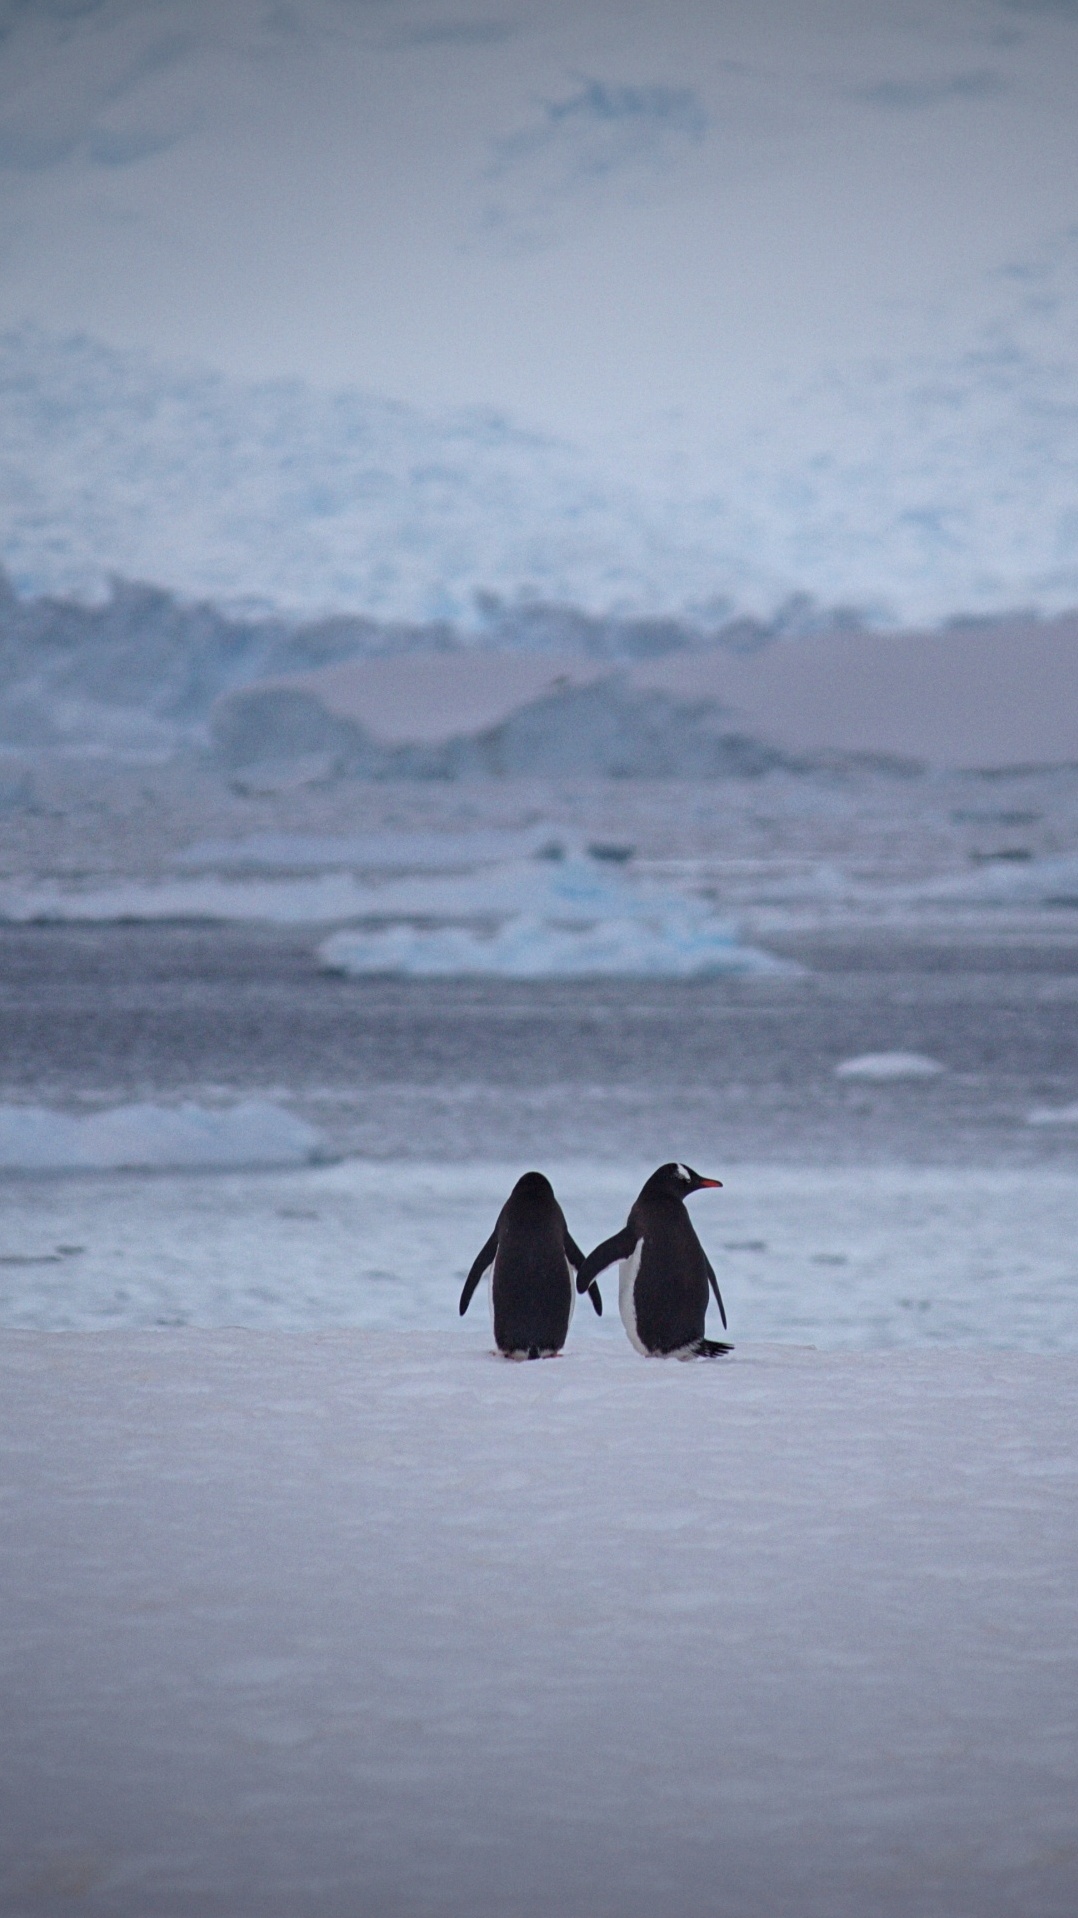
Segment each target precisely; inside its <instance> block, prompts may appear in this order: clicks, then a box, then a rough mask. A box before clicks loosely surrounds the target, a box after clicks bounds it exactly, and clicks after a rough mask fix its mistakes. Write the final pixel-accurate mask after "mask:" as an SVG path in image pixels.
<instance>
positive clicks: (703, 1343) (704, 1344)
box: [696, 1339, 734, 1359]
mask: <svg viewBox="0 0 1078 1918" xmlns="http://www.w3.org/2000/svg"><path fill="white" fill-rule="evenodd" d="M733 1349H734V1348H733V1346H732V1345H723V1344H722V1342H721V1340H719V1339H701V1340H700V1343H699V1345H698V1346H697V1348H696V1356H697V1358H698V1359H721V1358H722V1356H723V1353H724V1352H732V1351H733Z"/></svg>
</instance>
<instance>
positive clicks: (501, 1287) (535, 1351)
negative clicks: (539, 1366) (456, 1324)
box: [460, 1172, 603, 1359]
mask: <svg viewBox="0 0 1078 1918" xmlns="http://www.w3.org/2000/svg"><path fill="white" fill-rule="evenodd" d="M583 1263H584V1254H583V1252H582V1251H581V1250H580V1247H579V1246H578V1245H577V1244H575V1242H574V1241H573V1239H572V1238H571V1237H570V1235H569V1228H568V1226H567V1225H566V1223H565V1214H564V1213H563V1211H562V1209H561V1206H560V1205H559V1204H558V1201H557V1199H556V1198H555V1197H554V1188H553V1186H552V1185H551V1183H550V1180H549V1179H545V1178H544V1177H543V1174H542V1173H541V1172H525V1174H524V1177H523V1178H522V1179H518V1180H517V1182H516V1184H515V1186H514V1187H513V1190H512V1191H511V1193H510V1194H509V1197H508V1198H507V1199H506V1201H505V1204H504V1205H503V1207H502V1209H501V1211H500V1212H499V1214H498V1223H497V1225H496V1226H495V1227H494V1230H493V1232H492V1233H491V1235H490V1237H489V1239H488V1240H487V1242H486V1245H485V1246H484V1247H483V1250H482V1251H481V1252H480V1254H479V1256H478V1258H477V1259H476V1261H475V1264H474V1265H473V1266H472V1269H471V1271H470V1272H469V1274H468V1277H467V1278H466V1280H465V1282H464V1290H463V1292H462V1293H461V1295H460V1315H461V1318H463V1317H464V1314H465V1312H466V1311H467V1310H468V1307H469V1305H470V1304H471V1300H472V1294H473V1292H474V1291H475V1288H476V1286H477V1285H478V1284H479V1281H480V1279H484V1278H486V1277H487V1275H488V1274H489V1275H490V1311H491V1318H492V1319H493V1321H494V1343H495V1345H496V1346H497V1348H498V1350H499V1352H504V1354H505V1356H506V1358H507V1359H552V1358H554V1357H555V1356H556V1355H557V1353H559V1352H560V1351H561V1348H562V1346H563V1345H564V1344H565V1338H566V1334H567V1333H568V1330H569V1320H570V1319H571V1318H572V1316H573V1306H574V1305H575V1304H576V1294H575V1292H574V1291H573V1273H574V1272H577V1271H579V1269H580V1267H581V1266H582V1265H583ZM580 1290H581V1291H582V1292H589V1293H590V1294H591V1302H592V1304H593V1306H594V1307H595V1310H596V1311H597V1312H598V1313H599V1315H600V1317H601V1316H602V1310H603V1301H602V1299H601V1298H600V1296H599V1288H598V1286H597V1285H587V1286H583V1285H582V1286H581V1287H580Z"/></svg>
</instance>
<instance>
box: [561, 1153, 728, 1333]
mask: <svg viewBox="0 0 1078 1918" xmlns="http://www.w3.org/2000/svg"><path fill="white" fill-rule="evenodd" d="M721 1184H722V1180H721V1179H702V1178H701V1177H700V1174H699V1173H698V1172H694V1171H693V1169H692V1167H691V1166H688V1165H661V1166H660V1167H659V1170H658V1171H657V1172H653V1173H652V1175H651V1177H650V1179H649V1180H648V1182H647V1184H646V1185H645V1186H644V1187H643V1190H642V1191H641V1193H640V1196H639V1198H638V1199H637V1200H636V1202H635V1204H634V1206H633V1208H632V1211H631V1212H630V1213H629V1222H628V1224H627V1225H626V1226H625V1227H624V1229H623V1230H622V1231H621V1232H615V1234H614V1237H613V1238H612V1239H604V1241H603V1243H602V1245H597V1246H596V1248H595V1250H594V1252H589V1253H588V1256H587V1258H586V1259H585V1260H584V1263H583V1265H582V1266H581V1267H580V1270H579V1271H578V1273H577V1275H576V1283H577V1290H578V1291H580V1292H583V1291H584V1290H585V1289H586V1287H587V1286H589V1285H590V1284H591V1282H592V1280H593V1279H594V1278H595V1277H596V1276H597V1274H598V1273H600V1272H602V1271H604V1270H605V1268H606V1267H607V1266H608V1265H613V1263H614V1260H615V1259H620V1260H621V1285H620V1287H619V1294H618V1303H619V1305H620V1307H621V1317H622V1323H623V1325H624V1327H625V1330H626V1331H627V1333H628V1334H629V1339H630V1342H631V1343H632V1344H633V1345H635V1347H636V1349H637V1351H638V1352H642V1353H643V1355H644V1357H645V1358H679V1359H691V1358H706V1359H713V1358H717V1357H718V1356H719V1354H720V1353H721V1352H732V1351H733V1349H734V1348H733V1346H732V1345H722V1344H720V1343H719V1342H718V1341H717V1340H715V1339H705V1337H704V1319H705V1317H706V1315H707V1305H708V1295H707V1288H708V1286H709V1285H710V1286H711V1290H712V1291H713V1292H714V1294H715V1303H716V1304H717V1306H718V1308H719V1316H720V1318H721V1319H722V1324H723V1330H724V1331H725V1330H726V1311H725V1308H724V1306H723V1302H722V1298H721V1296H720V1293H719V1283H718V1280H717V1279H716V1277H715V1274H714V1272H713V1271H712V1269H711V1261H710V1259H709V1258H708V1256H707V1253H706V1252H705V1251H704V1248H703V1246H702V1245H701V1244H700V1241H699V1239H698V1238H697V1236H696V1233H695V1232H694V1231H693V1227H692V1221H691V1219H690V1218H689V1215H688V1213H687V1212H686V1210H685V1200H686V1199H687V1198H688V1196H689V1193H690V1192H699V1191H701V1190H702V1188H703V1187H704V1186H721Z"/></svg>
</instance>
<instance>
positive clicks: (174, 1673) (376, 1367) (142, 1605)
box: [0, 1320, 1078, 1918]
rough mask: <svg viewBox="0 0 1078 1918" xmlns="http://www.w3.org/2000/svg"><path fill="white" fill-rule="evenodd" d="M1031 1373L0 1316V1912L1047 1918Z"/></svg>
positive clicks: (1042, 1633) (757, 1351)
mask: <svg viewBox="0 0 1078 1918" xmlns="http://www.w3.org/2000/svg"><path fill="white" fill-rule="evenodd" d="M1076 1363H1078V1362H1076V1360H1075V1359H1074V1358H1073V1357H1067V1358H1063V1357H1056V1358H1051V1357H1022V1356H1019V1355H1016V1354H987V1353H973V1352H955V1351H933V1352H926V1351H920V1352H909V1353H892V1354H879V1355H875V1356H870V1355H864V1354H858V1355H838V1354H821V1353H817V1352H812V1351H810V1350H806V1349H803V1348H802V1349H798V1348H795V1347H785V1348H783V1347H774V1346H770V1347H769V1346H766V1345H760V1346H755V1347H754V1346H752V1345H748V1346H739V1348H738V1350H737V1352H736V1354H735V1355H734V1357H733V1358H732V1359H731V1360H729V1361H726V1362H723V1363H722V1364H712V1365H707V1364H695V1365H679V1364H677V1363H667V1364H663V1363H661V1362H646V1361H642V1360H640V1359H638V1358H637V1357H636V1355H635V1354H634V1353H633V1352H632V1351H631V1350H630V1348H629V1346H628V1344H627V1343H626V1342H625V1341H624V1340H623V1339H622V1340H610V1341H606V1340H598V1341H597V1340H594V1339H587V1340H585V1339H583V1338H581V1339H579V1340H576V1339H574V1341H573V1342H572V1343H571V1345H570V1347H569V1350H568V1352H567V1354H566V1356H565V1357H563V1358H562V1359H560V1360H558V1361H555V1362H553V1363H549V1364H538V1365H524V1366H513V1365H507V1364H505V1363H504V1362H502V1361H499V1360H495V1359H493V1358H492V1357H490V1356H489V1355H488V1353H487V1351H486V1349H485V1340H484V1337H483V1331H482V1328H481V1326H480V1325H479V1324H478V1323H476V1324H475V1325H473V1324H472V1323H471V1321H470V1320H467V1321H465V1323H464V1325H463V1326H460V1327H457V1328H455V1329H454V1330H450V1329H449V1328H448V1327H447V1328H445V1329H444V1330H440V1331H434V1332H427V1333H423V1334H421V1333H409V1334H402V1333H397V1334H392V1335H389V1334H382V1335H379V1334H373V1333H360V1332H334V1333H325V1334H322V1335H318V1336H297V1335H294V1334H293V1335H284V1334H268V1333H256V1332H251V1331H243V1332H240V1331H231V1332H226V1331H218V1332H213V1333H207V1332H191V1331H185V1332H176V1331H170V1332H165V1331H158V1332H139V1333H110V1334H106V1335H103V1336H96V1337H95V1336H86V1335H79V1336H77V1337H63V1336H59V1337H58V1336H55V1335H52V1336H45V1335H40V1334H22V1335H19V1334H6V1335H5V1336H4V1337H3V1339H2V1340H0V1364H2V1367H3V1374H4V1379H3V1391H2V1393H0V1406H2V1412H0V1418H2V1420H3V1426H4V1446H3V1456H4V1459H5V1468H4V1478H5V1485H4V1490H5V1505H4V1511H5V1520H4V1526H5V1551H4V1554H3V1557H2V1560H0V1587H2V1601H0V1652H2V1657H3V1667H4V1692H5V1709H4V1712H3V1717H2V1730H0V1749H2V1760H3V1762H2V1764H0V1800H2V1803H3V1815H2V1816H0V1833H2V1838H0V1860H2V1863H0V1893H2V1902H3V1909H4V1911H5V1913H10V1914H11V1918H31V1914H37V1913H42V1914H45V1915H46V1918H51V1914H57V1918H58V1915H59V1914H61V1913H66V1912H68V1911H74V1910H76V1909H77V1910H78V1911H80V1912H85V1913H86V1914H88V1918H147V1914H150V1913H152V1914H154V1918H158V1915H160V1918H190V1914H192V1913H194V1912H196V1911H197V1912H198V1913H204V1914H206V1915H207V1918H355V1914H356V1913H359V1912H363V1913H368V1912H369V1913H375V1912H377V1913H386V1914H389V1913H393V1914H397V1913H400V1914H404V1913H409V1914H412V1918H435V1915H436V1914H439V1915H444V1918H459V1915H460V1914H461V1913H465V1912H467V1913H475V1914H476V1918H488V1915H489V1918H495V1915H497V1918H506V1915H510V1918H549V1914H551V1913H552V1912H555V1911H556V1912H559V1913H564V1914H566V1918H592V1915H593V1914H594V1918H655V1914H657V1913H660V1912H661V1913H664V1914H666V1913H668V1914H670V1915H671V1918H714V1915H715V1914H722V1918H760V1914H763V1913H767V1914H775V1918H867V1914H871V1915H872V1918H910V1914H912V1913H917V1914H918V1918H1071V1914H1072V1913H1073V1911H1074V1909H1075V1906H1076V1904H1078V1851H1076V1848H1075V1843H1074V1804H1075V1798H1076V1795H1078V1725H1076V1720H1075V1676H1076V1674H1075V1642H1074V1630H1073V1609H1074V1606H1073V1597H1074V1576H1075V1564H1076V1553H1078V1504H1076V1497H1075V1493H1076V1473H1078V1457H1076V1450H1075V1428H1074V1418H1073V1398H1074V1391H1075V1387H1076V1385H1078V1374H1076Z"/></svg>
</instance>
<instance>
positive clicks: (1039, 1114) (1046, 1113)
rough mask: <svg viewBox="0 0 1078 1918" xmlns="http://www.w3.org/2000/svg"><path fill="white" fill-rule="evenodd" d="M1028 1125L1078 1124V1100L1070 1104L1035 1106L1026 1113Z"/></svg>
mask: <svg viewBox="0 0 1078 1918" xmlns="http://www.w3.org/2000/svg"><path fill="white" fill-rule="evenodd" d="M1026 1124H1027V1125H1078V1100H1076V1101H1075V1103H1074V1104H1073V1105H1069V1106H1035V1107H1034V1109H1033V1111H1032V1112H1030V1113H1027V1115H1026Z"/></svg>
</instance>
